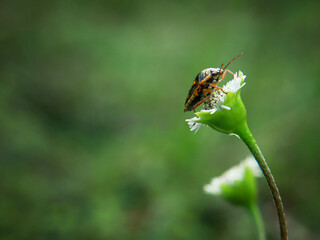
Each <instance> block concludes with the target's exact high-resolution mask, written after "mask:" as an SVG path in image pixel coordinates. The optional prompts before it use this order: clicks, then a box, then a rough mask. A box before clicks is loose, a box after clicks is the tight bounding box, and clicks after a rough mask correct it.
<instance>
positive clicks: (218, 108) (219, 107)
mask: <svg viewBox="0 0 320 240" xmlns="http://www.w3.org/2000/svg"><path fill="white" fill-rule="evenodd" d="M245 78H246V75H243V73H242V72H241V71H239V73H235V74H234V78H233V79H232V80H231V81H229V82H227V83H226V84H225V85H224V86H223V88H222V89H223V91H224V92H225V93H224V92H223V91H221V90H217V91H214V92H213V93H212V94H211V95H210V96H209V98H210V100H211V102H210V104H209V102H208V101H205V103H204V107H203V108H202V110H201V111H200V112H197V113H196V114H197V117H194V118H191V119H186V121H187V122H188V125H189V127H190V131H195V133H196V132H197V131H198V130H199V128H200V127H201V126H202V125H203V124H207V125H209V126H211V127H214V126H212V125H211V124H210V121H209V122H208V123H207V122H206V121H207V120H211V119H210V118H214V117H215V115H216V114H215V113H217V112H225V110H227V111H229V112H231V110H232V108H234V107H236V108H237V107H238V106H239V105H241V104H242V102H241V99H240V100H239V99H238V97H237V96H238V92H239V90H240V89H241V88H242V87H243V86H244V85H245V82H244V81H245ZM226 93H227V94H226ZM239 101H240V102H239ZM242 105H243V104H242ZM240 107H241V106H240ZM209 113H210V114H211V115H212V117H208V116H206V114H209ZM231 115H232V114H231ZM227 132H228V131H227ZM228 133H229V134H230V133H231V132H228Z"/></svg>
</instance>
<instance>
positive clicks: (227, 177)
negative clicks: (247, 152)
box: [204, 156, 262, 195]
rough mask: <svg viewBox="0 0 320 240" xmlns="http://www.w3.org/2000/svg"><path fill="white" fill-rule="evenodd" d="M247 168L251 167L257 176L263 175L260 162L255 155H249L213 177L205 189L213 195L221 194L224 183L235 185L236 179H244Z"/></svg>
mask: <svg viewBox="0 0 320 240" xmlns="http://www.w3.org/2000/svg"><path fill="white" fill-rule="evenodd" d="M246 168H249V169H250V170H251V171H252V173H253V175H254V176H256V177H261V176H262V172H261V170H260V167H259V165H258V163H257V162H256V160H255V159H254V158H253V157H251V156H249V157H247V158H246V159H245V160H243V161H242V162H241V163H240V164H239V165H236V166H234V167H232V168H230V169H229V170H227V171H226V172H224V173H223V174H222V175H221V176H219V177H215V178H212V180H211V182H210V183H209V184H207V185H205V186H204V191H205V192H206V193H209V194H213V195H221V193H222V186H223V185H233V184H234V183H235V182H236V181H241V180H243V178H244V174H245V170H246Z"/></svg>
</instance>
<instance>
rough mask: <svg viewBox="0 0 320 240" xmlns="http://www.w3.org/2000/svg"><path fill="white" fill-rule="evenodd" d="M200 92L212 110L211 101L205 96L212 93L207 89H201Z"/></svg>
mask: <svg viewBox="0 0 320 240" xmlns="http://www.w3.org/2000/svg"><path fill="white" fill-rule="evenodd" d="M202 92H203V94H204V96H205V97H206V99H207V101H208V103H209V106H210V108H212V105H211V100H210V98H209V96H208V95H207V93H211V92H212V91H211V90H209V89H203V90H202Z"/></svg>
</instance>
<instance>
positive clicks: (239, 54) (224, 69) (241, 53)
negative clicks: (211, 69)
mask: <svg viewBox="0 0 320 240" xmlns="http://www.w3.org/2000/svg"><path fill="white" fill-rule="evenodd" d="M242 54H243V53H240V54H239V55H238V56H236V57H235V58H234V59H232V60H231V61H230V62H229V63H228V64H227V65H226V66H225V67H224V68H223V70H225V69H226V68H227V67H228V66H229V64H230V63H231V62H232V61H233V60H236V59H237V58H238V57H240V56H241V55H242ZM222 65H223V64H222ZM222 65H221V67H222Z"/></svg>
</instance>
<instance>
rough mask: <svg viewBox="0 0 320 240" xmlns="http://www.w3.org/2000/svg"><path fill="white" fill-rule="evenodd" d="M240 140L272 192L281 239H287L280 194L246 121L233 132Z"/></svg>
mask: <svg viewBox="0 0 320 240" xmlns="http://www.w3.org/2000/svg"><path fill="white" fill-rule="evenodd" d="M235 133H236V134H237V135H238V136H239V137H240V138H241V140H242V141H243V142H244V143H245V144H246V145H247V147H248V148H249V150H250V151H251V153H252V154H253V156H254V157H255V159H256V160H257V162H258V164H259V166H260V168H261V170H262V172H263V174H264V176H265V178H266V180H267V182H268V184H269V188H270V190H271V192H272V196H273V200H274V203H275V205H276V208H277V212H278V218H279V224H280V232H281V239H282V240H287V239H288V233H287V222H286V217H285V214H284V209H283V204H282V201H281V196H280V193H279V190H278V187H277V185H276V182H275V180H274V178H273V175H272V173H271V170H270V169H269V167H268V165H267V162H266V160H265V159H264V157H263V155H262V153H261V151H260V148H259V147H258V145H257V143H256V141H255V140H254V138H253V136H252V134H251V132H250V130H249V128H248V125H247V123H245V125H244V126H242V127H241V128H239V130H238V131H236V132H235Z"/></svg>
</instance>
